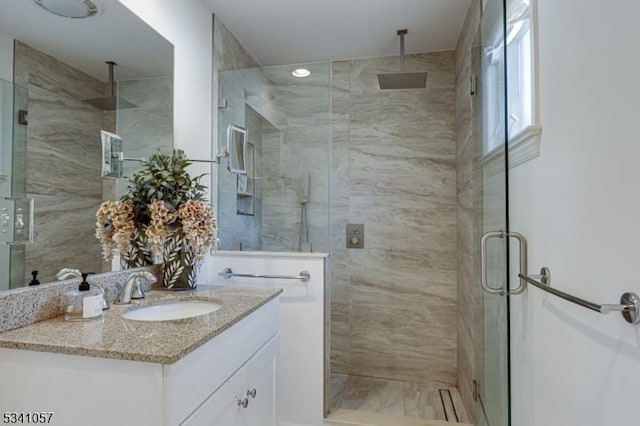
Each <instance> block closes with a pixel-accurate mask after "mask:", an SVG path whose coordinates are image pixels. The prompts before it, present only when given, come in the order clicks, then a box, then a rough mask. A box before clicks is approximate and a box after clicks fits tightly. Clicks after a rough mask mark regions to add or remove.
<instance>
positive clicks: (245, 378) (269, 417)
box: [182, 336, 278, 426]
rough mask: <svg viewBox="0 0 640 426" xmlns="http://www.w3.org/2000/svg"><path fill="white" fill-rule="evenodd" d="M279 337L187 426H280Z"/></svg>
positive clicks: (188, 420)
mask: <svg viewBox="0 0 640 426" xmlns="http://www.w3.org/2000/svg"><path fill="white" fill-rule="evenodd" d="M277 353H278V337H277V336H276V337H273V338H272V339H271V340H270V341H269V343H267V344H266V345H265V346H263V347H262V349H260V351H258V353H257V354H255V355H254V356H253V357H252V358H251V359H250V360H249V361H248V362H247V363H246V364H245V365H244V366H243V367H242V368H241V369H240V370H238V371H237V372H236V373H235V374H234V375H233V376H232V377H230V378H229V379H228V380H227V381H226V382H225V383H224V384H223V385H222V387H220V388H219V389H218V390H217V391H216V392H215V393H214V394H213V395H211V396H210V397H209V398H208V399H207V400H206V401H205V402H204V404H202V406H200V408H198V409H197V410H196V411H195V412H194V413H193V414H192V415H191V416H189V418H188V419H187V420H186V421H185V422H184V423H182V424H183V425H185V426H213V425H224V426H240V425H242V426H277V424H278V418H277V413H276V405H275V402H276V388H275V386H276V363H277Z"/></svg>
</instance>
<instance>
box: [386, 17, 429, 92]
mask: <svg viewBox="0 0 640 426" xmlns="http://www.w3.org/2000/svg"><path fill="white" fill-rule="evenodd" d="M407 32H408V31H407V29H401V30H398V31H397V34H398V35H399V36H400V63H401V68H402V70H401V72H398V73H387V74H378V83H379V84H380V89H381V90H394V89H424V88H426V87H427V73H426V72H405V71H406V65H405V58H404V36H405V35H407Z"/></svg>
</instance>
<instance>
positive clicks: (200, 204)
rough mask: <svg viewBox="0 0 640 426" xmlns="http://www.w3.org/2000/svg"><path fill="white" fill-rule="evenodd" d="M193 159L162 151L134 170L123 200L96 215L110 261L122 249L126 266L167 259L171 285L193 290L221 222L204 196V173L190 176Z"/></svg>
mask: <svg viewBox="0 0 640 426" xmlns="http://www.w3.org/2000/svg"><path fill="white" fill-rule="evenodd" d="M189 164H190V163H189V162H188V161H187V160H184V159H180V158H177V157H175V156H172V155H167V154H164V153H161V152H158V153H156V154H154V155H153V156H151V157H150V158H149V160H147V161H146V162H144V163H143V169H142V170H140V171H139V172H137V173H135V174H134V175H133V176H132V177H131V179H130V181H129V187H128V191H127V194H126V195H124V196H123V197H122V199H121V200H120V201H105V202H103V203H102V204H101V205H100V208H99V209H98V212H97V213H96V237H97V238H98V239H99V240H100V243H101V245H102V252H103V256H104V258H105V260H110V259H112V257H113V252H114V251H115V250H117V251H119V252H120V260H121V263H122V264H123V266H126V267H138V266H145V265H151V264H153V263H163V264H164V267H163V278H164V285H165V287H167V288H172V289H178V288H193V287H195V278H196V275H197V269H198V267H199V266H200V265H201V263H202V260H203V259H204V256H205V254H206V253H207V250H208V249H209V248H210V247H212V246H213V245H214V244H215V242H216V221H215V218H214V216H213V212H212V211H211V207H210V206H209V205H208V204H207V203H206V202H205V200H204V188H205V187H204V186H203V185H201V184H200V179H201V178H202V176H203V175H201V176H197V177H195V178H191V177H190V176H189V174H188V173H187V172H186V170H185V169H186V167H187V166H189Z"/></svg>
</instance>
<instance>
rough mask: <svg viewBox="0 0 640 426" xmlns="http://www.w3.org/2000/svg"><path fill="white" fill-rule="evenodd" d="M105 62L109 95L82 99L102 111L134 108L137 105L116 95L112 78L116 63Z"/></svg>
mask: <svg viewBox="0 0 640 426" xmlns="http://www.w3.org/2000/svg"><path fill="white" fill-rule="evenodd" d="M106 64H107V65H109V87H110V91H111V95H110V96H104V97H102V98H93V99H85V100H84V101H85V102H87V103H89V104H91V105H93V106H94V107H96V108H98V109H101V110H103V111H115V110H116V109H125V108H136V107H137V106H138V105H135V104H133V103H131V102H129V101H128V100H126V99H122V98H120V97H118V96H116V82H115V80H114V79H113V67H114V66H116V65H118V64H116V63H115V62H113V61H107V62H106Z"/></svg>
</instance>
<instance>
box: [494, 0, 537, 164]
mask: <svg viewBox="0 0 640 426" xmlns="http://www.w3.org/2000/svg"><path fill="white" fill-rule="evenodd" d="M533 1H534V0H507V10H506V17H507V19H506V38H505V37H504V36H503V28H502V20H501V19H498V20H496V21H497V22H498V23H497V24H496V25H495V26H494V27H495V28H494V29H493V31H492V32H491V36H490V40H491V41H492V43H489V46H488V47H487V48H485V49H484V50H483V56H484V57H483V58H482V63H483V76H484V84H485V87H486V90H485V92H484V93H485V99H484V108H485V111H486V112H485V115H484V117H485V118H484V119H485V123H484V128H485V134H484V140H485V144H484V152H485V155H490V154H491V153H492V152H494V151H496V150H498V149H499V148H500V147H501V145H502V144H503V142H504V132H505V128H504V121H503V120H504V108H505V99H504V91H503V87H504V80H505V77H504V71H505V49H504V42H505V40H506V81H507V96H506V110H507V114H508V115H507V128H506V131H507V138H508V140H509V155H510V161H509V163H510V166H512V167H513V166H514V165H516V164H520V163H522V162H524V161H527V160H529V159H531V158H534V157H536V156H537V155H538V153H539V142H540V135H541V133H542V132H541V130H542V129H541V127H540V125H539V123H538V113H537V99H536V98H537V97H536V77H535V50H534V49H535V46H534V29H535V20H534V10H535V9H534V5H533V4H532V3H533ZM511 157H512V158H511ZM512 160H513V161H512Z"/></svg>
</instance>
